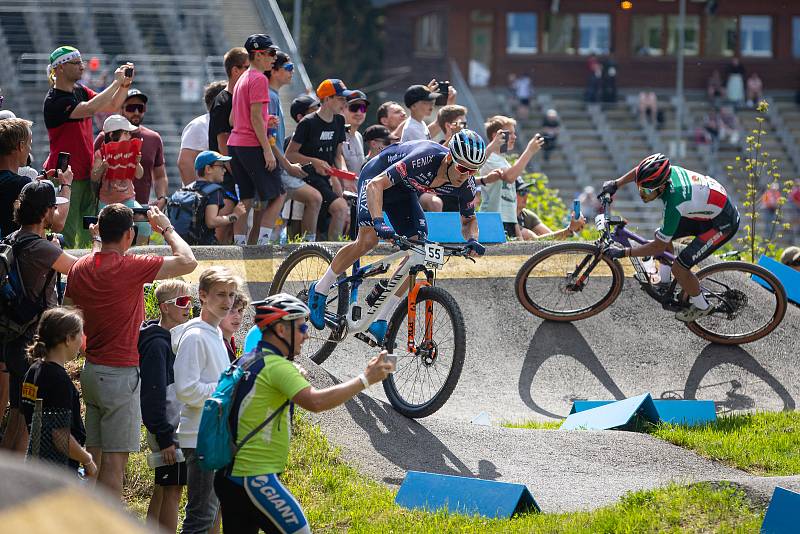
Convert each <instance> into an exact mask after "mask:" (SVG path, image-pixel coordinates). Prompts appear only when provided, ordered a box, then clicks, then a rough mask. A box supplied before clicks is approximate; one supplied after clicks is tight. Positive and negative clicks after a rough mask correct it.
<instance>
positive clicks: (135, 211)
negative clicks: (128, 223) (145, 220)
mask: <svg viewBox="0 0 800 534" xmlns="http://www.w3.org/2000/svg"><path fill="white" fill-rule="evenodd" d="M131 210H133V214H134V215H147V212H148V211H150V206H142V207H140V208H131Z"/></svg>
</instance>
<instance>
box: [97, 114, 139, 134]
mask: <svg viewBox="0 0 800 534" xmlns="http://www.w3.org/2000/svg"><path fill="white" fill-rule="evenodd" d="M136 129H137V128H136V126H134V125H133V124H131V123H130V121H129V120H128V119H126V118H125V117H123V116H122V115H111V116H110V117H108V118H107V119H106V121H105V122H104V123H103V131H104V132H105V133H111V132H116V131H117V130H125V131H126V132H132V131H134V130H136Z"/></svg>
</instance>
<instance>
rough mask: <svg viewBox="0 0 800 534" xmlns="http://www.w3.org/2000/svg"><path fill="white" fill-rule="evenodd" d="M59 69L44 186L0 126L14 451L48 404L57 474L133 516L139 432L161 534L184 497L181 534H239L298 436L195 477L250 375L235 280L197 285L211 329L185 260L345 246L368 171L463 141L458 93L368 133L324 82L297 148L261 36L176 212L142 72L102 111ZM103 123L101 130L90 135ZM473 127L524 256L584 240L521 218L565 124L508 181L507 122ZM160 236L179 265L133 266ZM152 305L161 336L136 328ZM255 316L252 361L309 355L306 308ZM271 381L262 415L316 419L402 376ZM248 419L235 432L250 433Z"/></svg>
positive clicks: (499, 205)
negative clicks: (204, 437) (234, 366)
mask: <svg viewBox="0 0 800 534" xmlns="http://www.w3.org/2000/svg"><path fill="white" fill-rule="evenodd" d="M49 59H50V64H49V68H48V78H49V80H50V85H51V87H50V90H49V91H48V93H47V94H46V95H45V98H44V105H43V113H44V118H45V121H44V122H45V125H46V127H47V132H48V136H49V140H50V153H49V154H48V157H47V159H46V161H45V162H44V164H43V168H44V169H45V170H44V171H42V172H43V174H40V173H38V172H36V171H35V170H33V169H32V168H31V166H32V157H31V144H32V136H33V133H32V129H31V125H32V122H31V121H30V120H27V119H24V118H17V117H16V116H15V115H14V114H13V113H12V112H10V111H8V110H6V111H4V112H3V115H0V238H2V240H1V241H0V255H2V256H3V260H4V265H5V266H6V267H4V268H0V277H2V282H3V283H4V284H5V285H4V287H9V288H12V289H14V292H13V294H9V293H3V294H2V295H0V311H2V313H3V319H2V320H0V347H1V348H2V352H1V353H0V354H1V355H2V357H1V358H0V371H2V372H0V416H2V415H3V412H5V411H6V407H8V414H7V422H6V426H5V429H4V432H3V434H2V448H4V449H7V450H11V451H17V452H19V453H25V452H26V451H29V449H30V447H31V440H32V437H31V436H32V434H31V428H32V425H34V424H36V423H35V419H36V418H37V417H44V416H43V415H42V414H40V413H38V412H37V410H38V408H37V404H38V403H39V402H41V403H42V408H43V409H44V410H45V412H46V413H50V412H51V411H53V410H66V412H67V413H68V414H69V417H68V420H67V421H66V423H65V424H64V425H62V427H59V429H57V431H54V432H53V433H52V437H53V440H52V441H53V442H52V443H51V444H50V445H51V448H52V450H53V454H54V455H55V456H56V457H58V458H59V461H58V463H62V464H63V465H65V466H67V467H68V468H69V469H70V470H71V471H72V472H73V473H78V472H81V473H82V475H83V476H85V477H87V478H88V479H89V480H90V481H91V483H97V484H100V485H102V486H103V487H105V488H106V489H107V490H109V491H111V492H112V493H113V494H116V495H117V496H120V495H121V494H122V490H123V481H124V476H125V469H126V466H127V465H128V461H129V455H130V453H132V452H137V451H139V448H140V442H141V440H142V437H141V426H142V424H143V425H144V427H145V429H146V431H147V432H146V440H145V441H146V443H147V446H148V447H149V448H150V449H151V450H152V451H153V454H152V455H151V458H155V460H154V462H155V465H156V467H155V473H154V476H155V483H156V485H155V489H154V492H153V495H152V500H151V503H150V508H149V509H148V518H150V519H151V520H152V521H154V522H158V523H160V524H161V525H162V526H163V527H165V528H166V529H167V530H170V531H175V530H176V528H177V523H178V507H179V502H180V500H181V497H182V493H183V487H184V486H186V488H187V490H186V505H185V520H184V522H183V527H182V528H183V530H182V531H183V532H215V531H218V529H219V524H220V521H223V522H224V523H225V524H230V526H229V529H231V531H237V532H238V531H240V527H242V528H244V526H243V525H252V524H257V523H258V522H259V521H261V520H263V516H262V515H260V513H261V512H259V510H260V509H261V508H259V506H260V505H259V504H258V503H256V502H253V503H249V501H248V500H247V499H248V497H247V494H246V493H245V491H244V489H243V487H242V486H241V484H246V483H247V481H246V479H247V477H248V476H249V475H256V474H258V475H263V474H265V473H272V474H271V475H270V476H276V475H275V474H276V473H279V472H280V471H282V469H283V467H285V456H286V455H288V440H289V437H288V434H286V430H285V428H286V426H288V419H287V417H288V415H287V414H283V415H281V416H280V417H279V420H276V425H277V426H276V427H274V429H272V430H269V431H270V432H277V435H284V437H283V438H282V439H283V441H280V443H279V445H280V446H281V447H283V449H281V451H282V452H281V454H282V455H283V456H284V457H283V459H282V460H280V461H278V460H276V459H275V458H272V459H271V460H270V461H269V462H267V463H266V464H265V462H264V461H262V459H263V458H262V456H260V454H261V452H258V451H259V449H258V447H264V446H265V445H263V444H260V445H259V444H258V443H255V441H256V440H254V445H253V447H254V449H255V451H256V452H251V453H249V454H245V455H244V456H246V457H247V460H246V461H244V460H243V462H242V463H237V464H235V465H236V466H238V467H236V468H235V469H234V472H233V474H232V475H231V476H222V475H220V473H219V472H218V473H217V475H216V476H215V473H214V472H213V471H209V470H206V469H204V468H202V466H201V465H200V463H201V461H200V458H199V457H198V453H197V447H198V431H199V425H200V419H201V415H202V410H203V405H204V403H205V401H206V400H207V399H208V398H209V397H210V396H211V394H212V393H213V392H214V391H215V389H216V387H217V384H218V381H219V380H220V376H221V374H222V373H223V371H224V370H225V369H226V368H227V367H228V365H230V364H231V363H232V362H234V361H235V360H237V358H238V357H239V354H240V352H241V351H240V349H239V348H238V347H237V346H236V341H235V339H236V337H235V335H236V334H237V332H238V331H239V330H240V328H241V327H242V326H243V324H242V323H243V317H244V312H245V309H246V308H247V307H248V306H249V305H250V302H249V298H248V296H247V295H246V293H245V292H244V289H243V281H242V280H241V279H240V278H239V277H238V276H236V275H234V274H233V273H232V272H231V271H229V270H228V269H226V268H224V267H219V266H215V267H210V268H207V269H205V270H204V271H202V272H201V273H199V283H198V285H197V298H198V300H199V305H200V306H199V314H195V315H194V317H192V313H191V310H192V309H193V302H194V300H195V298H194V296H193V295H192V290H191V288H190V286H189V284H187V283H186V282H184V281H182V280H181V277H183V276H185V275H189V274H190V273H192V272H194V271H195V269H196V268H197V265H198V263H197V261H196V259H195V257H194V253H193V251H192V248H191V245H209V244H230V243H233V244H237V245H246V244H267V243H271V242H275V241H277V240H278V239H280V237H281V235H282V233H283V232H284V231H287V230H288V232H289V233H290V234H291V235H293V236H298V237H299V238H302V239H305V240H307V241H315V240H321V239H329V240H337V239H342V238H344V237H345V236H348V235H352V233H351V232H353V231H354V230H355V228H354V226H355V219H354V214H353V211H354V206H353V200H352V198H353V196H354V195H353V194H354V193H357V187H356V184H357V182H356V179H357V177H358V173H359V172H360V170H361V168H362V167H363V166H364V165H365V164H366V163H367V162H368V161H369V160H371V159H372V158H374V157H376V156H377V155H378V154H380V152H381V151H382V150H384V149H385V148H387V147H389V146H390V145H392V144H395V143H399V142H415V141H420V140H428V141H439V142H440V143H442V144H444V145H447V143H448V141H449V140H450V139H451V138H452V137H453V136H455V135H456V134H457V133H458V132H460V131H461V130H463V129H465V128H466V126H467V120H468V113H469V110H468V109H467V108H466V107H463V106H461V105H459V104H458V103H457V98H458V95H457V91H456V90H455V88H453V87H452V86H451V85H450V84H449V82H447V81H437V80H431V81H430V82H428V83H427V84H415V85H412V86H410V87H409V88H408V89H407V90H406V92H405V95H404V99H403V104H404V106H402V105H400V104H399V103H397V102H384V103H381V104H380V105H378V106H377V113H376V120H377V123H376V124H373V125H367V124H365V123H366V119H367V116H368V110H369V108H370V106H372V105H373V104H372V102H371V100H370V97H369V96H368V95H367V94H365V93H364V92H363V91H360V90H353V89H348V87H347V86H346V85H345V83H344V82H343V81H342V80H340V79H336V78H331V79H326V80H323V81H322V82H321V83H319V85H318V86H317V88H316V91H315V94H313V95H311V94H302V95H299V96H297V97H296V98H295V99H294V100H293V101H292V103H291V106H290V108H289V110H288V117H289V118H290V119H291V120H292V121H294V122H295V123H296V128H295V130H294V133H293V135H291V136H289V135H287V134H286V129H287V124H286V115H287V114H286V113H285V112H284V110H283V109H282V107H281V103H280V92H281V89H282V88H284V87H286V86H287V85H289V84H290V82H291V80H292V77H293V75H294V64H293V62H292V58H291V57H290V56H289V55H288V54H286V53H284V52H283V51H280V50H278V48H277V47H276V46H275V45H274V43H273V42H272V40H271V39H270V38H269V37H268V36H267V35H263V34H256V35H252V36H250V37H248V38H247V40H246V42H245V43H244V47H241V48H240V47H237V48H233V49H231V50H230V51H228V53H226V54H225V56H224V60H223V61H224V67H225V73H226V77H227V79H226V80H221V81H218V82H214V83H211V84H209V86H208V87H206V90H205V94H204V101H205V106H206V109H207V113H205V114H203V115H201V116H199V117H197V118H195V119H194V120H192V121H191V122H190V123H189V124H187V125H186V127H185V129H184V131H183V133H182V135H181V148H180V154H179V158H178V162H177V163H178V169H179V173H180V181H181V184H182V185H181V187H180V188H179V189H177V190H174V191H170V190H169V178H168V176H167V171H166V165H165V159H164V146H163V142H162V139H161V136H160V134H159V133H158V132H156V131H154V130H152V129H150V128H148V127H147V126H145V117H146V115H147V106H148V101H149V100H150V98H151V97H150V96H149V95H147V94H146V93H144V92H143V91H141V90H140V89H138V88H136V87H134V85H133V84H134V81H135V77H136V70H135V69H136V66H135V65H133V64H131V63H126V64H124V65H120V66H119V67H118V68H116V69H115V70H114V74H113V80H112V81H111V82H110V83H107V82H104V83H103V84H101V85H103V86H104V87H102V89H100V90H99V91H97V92H96V91H95V90H93V89H91V88H89V87H87V86H85V85H83V84H81V83H80V80H81V79H82V78H83V77H84V69H85V64H84V61H83V59H82V57H81V55H80V52H79V51H78V50H77V49H75V48H74V47H69V46H62V47H59V48H58V49H56V50H54V51H53V53H52V54H51V55H50V58H49ZM525 91H526V89H525V88H524V87H522V86H521V87H520V94H521V95H522V94H524V93H525ZM520 104H521V105H522V104H524V105H527V103H525V102H523V99H522V98H521V99H520ZM437 107H438V109H437ZM100 119H102V121H101V120H100ZM96 121H97V122H96ZM96 123H97V124H102V127H101V128H100V130H99V132H98V133H97V134H96V135H95V132H94V126H93V125H95V124H96ZM482 126H483V130H484V131H485V135H486V137H487V139H488V140H489V141H490V142H489V143H488V154H489V157H488V159H487V160H486V163H485V165H484V166H483V167H482V168H480V169H479V170H478V172H477V174H478V176H477V178H476V182H477V184H478V185H479V189H480V190H482V195H477V198H478V199H482V205H481V206H480V209H481V210H483V211H497V212H500V213H501V215H502V220H503V224H504V227H505V230H506V233H507V234H508V236H509V237H511V238H518V239H533V238H537V237H539V236H542V235H549V236H552V237H555V238H564V237H567V236H569V235H572V234H573V233H574V232H576V231H578V230H580V229H581V228H582V226H583V223H584V220H583V219H579V220H573V221H571V223H570V225H569V226H568V227H567V228H564V229H563V230H557V231H555V232H553V231H551V230H550V229H549V228H547V227H546V226H545V225H544V224H542V222H541V220H540V219H539V218H538V216H537V214H535V213H533V212H531V211H530V210H527V209H526V208H525V204H526V198H527V195H528V194H529V190H530V188H531V186H532V185H533V184H531V183H528V182H525V181H524V179H523V178H522V176H523V174H524V170H525V168H526V166H527V165H528V163H529V162H530V160H531V158H533V157H534V156H535V154H536V153H537V152H538V151H539V150H540V149H542V148H543V147H544V149H545V151H546V154H547V153H549V150H552V148H553V147H554V146H555V139H556V138H557V136H558V118H557V116H550V115H548V117H547V118H546V120H545V124H544V127H545V131H546V134H545V136H541V135H536V136H535V137H534V138H533V139H532V140H531V141H530V142H528V143H527V145H526V146H525V147H524V150H523V151H522V153H521V155H520V157H519V158H518V159H517V160H516V162H515V163H514V164H513V165H512V164H510V163H509V161H508V160H507V159H506V158H505V156H504V155H503V154H504V153H506V152H509V151H513V150H514V148H515V143H516V139H517V135H516V121H515V120H514V119H513V118H512V117H507V116H495V117H491V118H489V119H488V120H487V122H486V124H484V125H482ZM452 200H453V199H451V198H449V197H447V196H438V195H436V194H433V193H423V194H422V195H421V202H422V203H423V205H424V206H425V208H426V209H428V210H430V211H442V210H445V211H457V210H459V205H458V202H457V201H456V202H453V201H452ZM284 221H285V222H284ZM155 236H158V240H159V241H161V240H163V242H164V243H165V244H166V245H167V246H168V247H169V249H170V251H169V253H167V254H165V255H163V256H158V255H149V254H135V253H132V252H131V250H130V249H131V247H133V246H136V245H143V244H147V243H149V242H152V241H153V239H154V237H155ZM77 248H89V249H90V250H89V252H88V253H86V254H84V255H83V256H80V255H79V254H78V255H75V254H73V253H72V252H71V251H73V250H74V249H77ZM62 277H68V283H66V284H65V283H64V282H63V281H62ZM121 280H124V283H120V281H121ZM156 281H160V282H156ZM151 284H152V285H153V287H155V289H154V291H153V296H152V298H153V299H155V302H156V305H157V309H158V318H156V319H150V320H147V321H145V304H144V300H145V299H144V296H145V286H148V285H151ZM253 305H254V306H255V313H256V314H255V317H256V322H257V324H258V326H259V328H260V329H261V330H262V336H263V337H262V342H261V344H260V345H259V347H260V350H262V351H267V352H269V353H270V354H271V355H275V356H279V359H280V361H281V362H289V360H291V359H292V358H293V356H294V355H295V354H297V353H299V350H300V346H301V345H302V343H303V342H304V341H305V340H306V339H307V337H308V336H307V332H306V330H307V327H306V326H305V321H304V320H302V321H301V320H300V319H303V318H305V317H307V315H308V313H307V311H308V309H307V308H306V306H305V304H304V303H302V302H300V301H298V300H297V299H294V298H293V297H289V296H280V295H279V296H276V297H270V299H267V301H262V302H258V303H253ZM276 310H277V311H276ZM277 312H280V313H277ZM276 314H277V315H276ZM276 317H277V319H276ZM273 322H274V324H273ZM248 326H249V325H248ZM287 336H289V337H291V339H292V341H291V342H287V341H286V339H287ZM78 353H83V354H84V355H85V363H84V365H83V368H82V370H81V371H80V391H79V390H78V389H76V387H75V386H74V384H73V382H72V380H71V379H70V376H69V373H68V372H67V370H66V367H69V365H70V363H69V362H70V361H71V360H73V359H74V358H75V357H76V356H77V354H78ZM264 368H265V369H267V368H269V369H272V371H270V372H274V373H277V375H276V376H280V377H281V380H279V381H278V382H277V383H273V382H270V379H265V380H266V382H265V383H264V384H262V383H260V382H259V383H257V384H256V385H255V386H252V387H254V388H255V389H254V390H253V391H254V393H253V394H254V395H255V396H256V397H257V396H258V395H262V394H264V395H267V398H268V399H269V402H266V401H265V402H266V403H265V404H263V405H262V404H257V403H256V401H257V399H256V400H253V402H254V403H256V406H260V407H261V408H264V407H271V409H279V405H280V403H278V404H277V405H275V406H273V404H275V403H274V402H273V401H275V402H277V401H276V399H279V398H280V399H283V400H287V399H292V400H293V401H294V402H296V403H297V404H298V405H300V406H302V407H304V408H306V409H309V410H313V411H320V410H324V409H329V408H332V407H334V406H336V405H338V404H341V403H342V402H344V401H346V400H347V399H348V398H350V397H351V396H352V395H354V394H355V393H357V392H359V391H361V390H362V389H363V388H364V387H367V386H369V384H372V383H375V382H378V381H380V380H382V379H384V378H385V377H386V376H387V374H388V373H389V372H390V370H391V364H389V363H388V362H385V361H384V360H383V359H382V357H376V358H374V359H373V360H372V361H371V362H370V363H369V365H368V366H367V369H366V370H365V373H364V374H363V375H362V376H361V377H358V378H356V379H354V380H352V381H349V382H347V383H343V384H339V385H337V386H335V387H334V388H329V390H316V389H314V388H312V387H310V385H309V384H308V382H307V381H306V380H305V378H304V376H303V375H302V373H301V370H299V369H297V368H296V367H295V366H293V365H291V363H289V364H288V367H287V365H284V364H283V363H280V364H279V363H275V362H273V363H270V364H269V366H268V365H267V364H266V363H265V364H264ZM259 372H260V371H259ZM248 387H250V386H248ZM270 388H271V389H270ZM264 389H266V390H267V391H268V392H269V393H264V392H263V391H264ZM81 402H82V403H83V405H84V406H85V412H84V413H83V415H81V413H82V410H81ZM248 402H250V401H248ZM287 402H288V400H287ZM248 406H249V405H248ZM261 408H259V409H261ZM248 409H249V408H244V407H243V408H242V410H243V411H247V410H248ZM45 412H42V413H45ZM247 417H248V416H247V415H245V414H244V413H242V414H241V416H240V423H239V425H240V427H241V428H242V429H245V430H247V425H248V424H250V423H248V422H247ZM281 425H283V426H281ZM244 433H246V432H244ZM281 433H283V434H281ZM48 435H50V434H49V433H48ZM273 435H275V434H273ZM56 438H58V439H56ZM37 439H38V438H37ZM261 441H264V440H261ZM268 441H269V440H266V441H265V443H266V442H268ZM244 450H246V449H244ZM237 458H238V457H237ZM52 459H53V458H51V460H52ZM61 460H63V461H61ZM234 475H235V476H234ZM240 475H241V476H240ZM237 484H239V485H237ZM276 485H277V486H280V487H282V486H281V485H280V482H279V481H278V482H276ZM248 503H249V504H248ZM226 510H227V513H226ZM241 531H246V530H241Z"/></svg>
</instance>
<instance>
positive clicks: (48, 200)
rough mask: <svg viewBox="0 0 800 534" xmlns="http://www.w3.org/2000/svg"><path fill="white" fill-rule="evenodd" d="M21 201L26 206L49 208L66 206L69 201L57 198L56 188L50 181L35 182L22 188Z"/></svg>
mask: <svg viewBox="0 0 800 534" xmlns="http://www.w3.org/2000/svg"><path fill="white" fill-rule="evenodd" d="M19 201H20V203H21V204H23V205H26V206H33V207H37V208H49V207H50V206H56V205H58V204H66V203H67V202H69V199H66V198H64V197H59V196H56V188H55V186H54V185H53V182H51V181H50V180H33V181H32V182H30V183H28V184H25V187H23V188H22V191H20V193H19Z"/></svg>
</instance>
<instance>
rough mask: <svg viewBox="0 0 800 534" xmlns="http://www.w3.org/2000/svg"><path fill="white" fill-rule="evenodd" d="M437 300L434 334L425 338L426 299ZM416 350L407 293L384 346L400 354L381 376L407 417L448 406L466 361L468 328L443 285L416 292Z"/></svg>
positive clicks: (397, 406) (395, 406)
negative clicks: (410, 333)
mask: <svg viewBox="0 0 800 534" xmlns="http://www.w3.org/2000/svg"><path fill="white" fill-rule="evenodd" d="M429 302H430V303H432V304H433V321H432V324H431V325H430V332H432V338H431V339H430V341H426V340H425V321H426V319H425V314H426V305H427V303H429ZM416 310H417V316H416V320H415V321H414V344H415V347H414V349H415V350H414V352H409V351H408V342H407V341H408V324H407V323H408V321H407V317H406V316H407V315H408V298H405V299H403V301H402V302H401V303H400V305H399V307H398V308H397V309H396V310H395V312H394V314H393V315H392V321H391V324H390V325H389V331H388V333H387V334H386V343H385V344H386V347H388V349H387V350H389V351H390V352H391V353H393V354H397V368H396V369H395V372H394V373H392V374H391V375H389V377H388V378H387V379H386V380H384V381H383V390H384V391H385V392H386V397H387V398H388V399H389V402H391V403H392V406H394V409H395V410H397V411H398V412H400V413H401V414H403V415H405V416H406V417H413V418H418V417H427V416H429V415H431V414H432V413H434V412H436V411H437V410H438V409H439V408H441V407H442V406H444V403H445V402H447V399H449V398H450V395H451V394H452V393H453V389H455V387H456V384H457V383H458V379H459V377H460V376H461V369H462V367H463V366H464V352H465V347H466V331H465V328H464V317H463V316H462V314H461V309H460V308H459V307H458V304H457V303H456V301H455V299H454V298H453V297H452V296H451V295H450V294H449V293H448V292H447V291H445V290H444V289H441V288H439V287H432V286H427V287H422V288H420V290H419V293H418V294H417V305H416Z"/></svg>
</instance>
